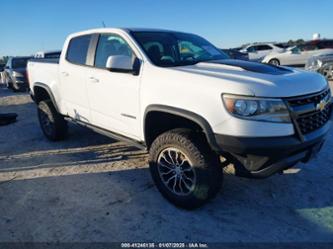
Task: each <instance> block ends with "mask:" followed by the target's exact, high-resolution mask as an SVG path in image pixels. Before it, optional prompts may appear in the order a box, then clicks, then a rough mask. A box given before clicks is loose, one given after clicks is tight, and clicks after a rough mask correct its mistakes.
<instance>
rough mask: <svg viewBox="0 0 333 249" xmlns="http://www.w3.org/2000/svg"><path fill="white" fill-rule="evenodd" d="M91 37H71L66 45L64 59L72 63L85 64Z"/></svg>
mask: <svg viewBox="0 0 333 249" xmlns="http://www.w3.org/2000/svg"><path fill="white" fill-rule="evenodd" d="M91 37H92V36H91V35H84V36H78V37H75V38H73V39H72V40H71V41H70V43H69V45H68V49H67V55H66V59H67V60H68V61H69V62H72V63H74V64H79V65H86V61H87V54H88V49H89V44H90V40H91Z"/></svg>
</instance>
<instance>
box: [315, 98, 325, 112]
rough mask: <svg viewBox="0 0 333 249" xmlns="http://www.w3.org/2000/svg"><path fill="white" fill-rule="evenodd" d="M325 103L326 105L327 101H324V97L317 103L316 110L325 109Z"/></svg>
mask: <svg viewBox="0 0 333 249" xmlns="http://www.w3.org/2000/svg"><path fill="white" fill-rule="evenodd" d="M326 105H327V102H326V100H325V99H323V100H321V101H320V102H319V103H318V104H317V106H316V110H317V111H323V110H324V109H325V107H326Z"/></svg>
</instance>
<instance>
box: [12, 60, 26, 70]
mask: <svg viewBox="0 0 333 249" xmlns="http://www.w3.org/2000/svg"><path fill="white" fill-rule="evenodd" d="M28 60H29V58H15V59H13V61H12V66H13V68H25V67H26V66H27V63H28Z"/></svg>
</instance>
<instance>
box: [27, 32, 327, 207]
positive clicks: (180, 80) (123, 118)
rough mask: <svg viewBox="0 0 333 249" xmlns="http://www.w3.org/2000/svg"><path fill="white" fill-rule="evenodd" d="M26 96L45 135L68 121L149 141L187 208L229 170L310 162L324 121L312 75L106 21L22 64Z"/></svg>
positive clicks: (167, 183)
mask: <svg viewBox="0 0 333 249" xmlns="http://www.w3.org/2000/svg"><path fill="white" fill-rule="evenodd" d="M28 77H29V82H30V90H31V95H32V97H33V99H34V101H35V102H36V104H37V106H38V117H39V121H40V126H41V129H42V131H43V133H44V134H45V136H46V137H47V138H48V139H50V140H53V141H55V140H61V139H64V138H65V137H66V133H67V122H68V121H73V122H76V123H78V124H81V125H84V126H86V127H89V128H91V129H93V130H95V131H97V132H100V133H102V134H105V135H108V136H112V137H116V138H118V139H123V140H125V141H128V142H132V143H134V144H135V145H137V146H138V147H140V148H146V149H147V150H148V151H149V155H150V156H149V167H150V172H151V175H152V178H153V180H154V182H155V184H156V186H157V188H158V190H159V191H160V192H161V193H162V195H163V196H164V197H165V198H166V199H168V200H169V201H171V202H172V203H173V204H175V205H177V206H179V207H183V208H187V209H193V208H196V207H199V206H201V205H203V204H204V203H206V202H207V201H208V200H209V199H211V198H213V197H214V196H215V195H216V194H217V193H218V191H219V189H220V187H221V185H222V182H223V165H224V164H225V163H224V162H223V161H225V160H227V161H228V162H232V163H233V164H234V165H235V168H236V174H238V175H241V176H245V177H253V178H265V177H268V176H270V175H272V174H274V173H277V172H281V171H283V170H285V169H287V168H290V167H292V166H293V165H295V164H296V163H297V162H304V163H305V162H308V161H309V160H310V159H311V158H312V157H313V156H314V155H315V154H316V153H318V151H319V150H320V148H321V147H322V145H323V143H324V140H325V136H326V134H327V132H328V130H329V127H330V124H331V121H330V120H331V111H332V105H331V103H332V100H331V92H330V88H329V86H328V83H327V81H326V80H325V78H324V77H322V76H321V75H319V74H317V73H312V72H305V71H302V70H298V69H292V68H287V67H282V66H276V65H269V64H261V63H255V62H248V61H240V60H231V59H229V58H228V56H227V55H226V54H224V53H223V52H222V51H221V50H219V49H218V48H216V47H215V46H214V45H212V44H211V43H209V42H208V41H206V40H205V39H203V38H201V37H200V36H197V35H194V34H188V33H183V32H175V31H168V30H155V29H126V28H124V29H113V28H103V29H94V30H88V31H84V32H79V33H75V34H72V35H70V36H69V37H68V38H67V40H66V41H65V44H64V47H63V50H62V53H61V56H60V58H59V59H38V60H34V59H32V60H30V61H29V62H28Z"/></svg>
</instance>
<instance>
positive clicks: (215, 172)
mask: <svg viewBox="0 0 333 249" xmlns="http://www.w3.org/2000/svg"><path fill="white" fill-rule="evenodd" d="M149 152H150V160H149V166H150V171H151V174H152V178H153V180H154V182H155V184H156V186H157V188H158V190H159V191H160V192H161V193H162V195H163V196H164V197H165V198H166V199H168V200H169V201H170V202H172V203H173V204H174V205H176V206H179V207H182V208H185V209H194V208H197V207H199V206H202V205H203V204H205V203H206V202H207V201H208V200H209V199H211V198H213V197H214V196H215V195H216V194H217V193H218V191H219V190H220V188H221V185H222V182H223V170H222V167H221V164H220V161H219V157H218V155H216V154H215V153H214V152H213V151H211V150H210V148H209V146H208V144H207V143H206V141H205V138H204V136H203V135H202V134H200V133H196V132H192V131H189V130H184V129H175V130H171V131H168V132H166V133H163V134H162V135H160V136H159V137H157V138H156V139H155V141H154V142H153V144H152V145H151V148H150V151H149Z"/></svg>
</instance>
